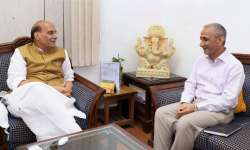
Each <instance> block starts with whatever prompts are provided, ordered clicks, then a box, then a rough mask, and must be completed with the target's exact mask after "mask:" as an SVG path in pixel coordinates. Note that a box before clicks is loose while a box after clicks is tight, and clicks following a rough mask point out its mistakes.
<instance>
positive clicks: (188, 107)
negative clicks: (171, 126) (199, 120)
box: [176, 103, 196, 118]
mask: <svg viewBox="0 0 250 150" xmlns="http://www.w3.org/2000/svg"><path fill="white" fill-rule="evenodd" d="M195 109H196V107H195V104H191V103H180V104H179V106H178V108H177V112H176V117H177V118H180V117H181V116H183V115H186V114H189V113H192V112H194V111H195Z"/></svg>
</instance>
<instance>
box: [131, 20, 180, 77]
mask: <svg viewBox="0 0 250 150" xmlns="http://www.w3.org/2000/svg"><path fill="white" fill-rule="evenodd" d="M143 39H144V41H143V42H142V41H141V39H140V38H138V39H137V41H136V44H135V50H136V52H137V54H138V56H139V66H138V68H137V71H136V77H155V78H169V75H170V69H169V65H168V59H169V58H170V57H171V56H172V55H173V54H174V52H175V46H174V41H173V39H170V38H168V37H165V31H164V29H163V27H161V26H159V25H154V26H151V27H149V29H148V33H147V36H145V37H144V38H143Z"/></svg>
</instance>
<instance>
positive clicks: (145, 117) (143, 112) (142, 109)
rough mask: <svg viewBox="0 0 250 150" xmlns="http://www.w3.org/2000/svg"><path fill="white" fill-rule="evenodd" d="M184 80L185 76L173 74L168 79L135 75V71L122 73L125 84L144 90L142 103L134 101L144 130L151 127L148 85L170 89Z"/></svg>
mask: <svg viewBox="0 0 250 150" xmlns="http://www.w3.org/2000/svg"><path fill="white" fill-rule="evenodd" d="M185 80H186V78H184V77H181V76H178V75H175V74H170V78H168V79H161V78H143V77H136V75H135V72H128V73H124V74H123V82H124V84H125V85H127V86H129V85H130V84H132V85H135V86H138V87H140V88H142V89H144V90H145V92H146V94H145V95H146V97H145V102H144V103H142V102H140V101H136V102H135V111H136V117H137V118H138V119H139V120H141V121H142V123H143V130H144V131H145V132H147V133H148V132H150V130H151V129H152V119H153V110H152V97H151V91H150V87H151V86H154V85H164V86H168V87H169V89H171V88H174V87H176V86H178V85H180V84H184V81H185Z"/></svg>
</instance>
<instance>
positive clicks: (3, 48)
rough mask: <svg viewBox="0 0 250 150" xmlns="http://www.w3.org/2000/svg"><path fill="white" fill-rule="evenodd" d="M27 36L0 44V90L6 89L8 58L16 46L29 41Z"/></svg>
mask: <svg viewBox="0 0 250 150" xmlns="http://www.w3.org/2000/svg"><path fill="white" fill-rule="evenodd" d="M30 42H31V39H30V38H29V37H19V38H17V39H16V40H14V41H13V42H9V43H3V44H0V68H1V70H0V91H3V90H4V91H8V90H9V89H8V86H7V83H6V80H7V77H8V75H7V72H8V68H9V64H10V58H11V56H12V54H13V52H14V50H15V49H16V48H17V47H20V46H22V45H25V44H27V43H30Z"/></svg>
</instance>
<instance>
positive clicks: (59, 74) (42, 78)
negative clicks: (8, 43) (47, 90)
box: [19, 43, 65, 86]
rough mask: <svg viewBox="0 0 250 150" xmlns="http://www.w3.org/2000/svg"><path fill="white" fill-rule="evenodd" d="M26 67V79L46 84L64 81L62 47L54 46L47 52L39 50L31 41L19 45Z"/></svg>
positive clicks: (63, 54)
mask: <svg viewBox="0 0 250 150" xmlns="http://www.w3.org/2000/svg"><path fill="white" fill-rule="evenodd" d="M19 50H20V53H21V55H22V56H23V58H24V60H25V62H26V67H27V80H31V81H38V82H43V83H46V84H48V85H52V86H53V85H58V84H63V83H64V77H63V70H62V64H63V62H64V60H65V53H64V49H63V48H58V47H55V48H54V49H52V50H50V51H49V52H41V51H39V50H38V49H37V47H35V46H34V44H33V43H29V44H26V45H24V46H21V47H19Z"/></svg>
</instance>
